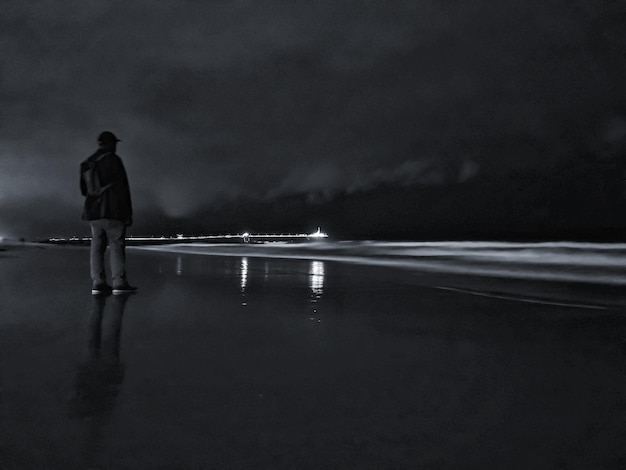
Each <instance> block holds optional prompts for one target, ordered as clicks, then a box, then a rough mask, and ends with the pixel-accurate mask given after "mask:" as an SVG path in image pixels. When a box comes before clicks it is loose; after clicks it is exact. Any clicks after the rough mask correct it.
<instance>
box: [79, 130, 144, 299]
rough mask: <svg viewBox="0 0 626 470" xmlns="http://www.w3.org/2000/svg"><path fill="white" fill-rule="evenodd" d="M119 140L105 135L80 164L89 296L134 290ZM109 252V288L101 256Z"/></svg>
mask: <svg viewBox="0 0 626 470" xmlns="http://www.w3.org/2000/svg"><path fill="white" fill-rule="evenodd" d="M118 142H120V140H119V139H118V138H117V137H116V136H115V134H113V133H112V132H109V131H105V132H102V133H101V134H100V136H99V137H98V144H99V148H98V150H97V151H96V152H95V153H94V154H93V155H91V156H90V157H89V158H88V159H87V160H85V161H84V162H82V163H81V164H80V190H81V193H82V194H83V196H85V206H84V209H83V219H85V220H87V221H89V225H90V226H91V253H90V264H91V279H92V282H93V284H92V289H91V293H92V294H94V295H97V294H107V293H111V292H112V293H113V294H127V293H131V292H134V291H135V290H137V288H136V287H133V286H131V285H129V284H128V281H127V279H126V250H125V246H126V227H128V226H130V225H131V224H132V222H133V209H132V204H131V200H130V189H129V186H128V178H127V176H126V170H125V169H124V164H123V163H122V160H121V159H120V157H119V156H118V155H116V153H115V150H116V148H117V143H118ZM107 242H108V245H109V248H110V264H111V284H112V285H113V287H111V286H110V285H109V284H108V283H107V282H106V273H105V269H104V252H105V251H106V247H107Z"/></svg>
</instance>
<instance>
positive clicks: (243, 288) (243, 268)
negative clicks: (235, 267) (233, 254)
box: [239, 256, 248, 292]
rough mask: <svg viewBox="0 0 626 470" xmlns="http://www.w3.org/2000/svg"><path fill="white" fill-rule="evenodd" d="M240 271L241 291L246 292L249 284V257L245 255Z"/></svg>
mask: <svg viewBox="0 0 626 470" xmlns="http://www.w3.org/2000/svg"><path fill="white" fill-rule="evenodd" d="M239 273H240V274H241V292H245V291H246V286H247V285H248V258H246V257H245V256H244V257H243V258H241V265H240V266H239Z"/></svg>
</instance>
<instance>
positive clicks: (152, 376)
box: [0, 246, 626, 469]
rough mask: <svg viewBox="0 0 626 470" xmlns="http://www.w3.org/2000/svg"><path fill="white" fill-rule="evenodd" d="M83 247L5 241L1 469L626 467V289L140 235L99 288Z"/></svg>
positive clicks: (1, 265) (1, 264)
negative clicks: (184, 246) (94, 289)
mask: <svg viewBox="0 0 626 470" xmlns="http://www.w3.org/2000/svg"><path fill="white" fill-rule="evenodd" d="M88 262H89V261H88V252H87V249H85V248H74V247H51V246H46V247H44V248H38V247H25V248H15V247H8V249H7V250H6V251H3V252H0V312H1V313H0V348H1V350H0V364H1V368H0V469H14V468H15V469H22V468H52V469H56V468H59V469H61V468H63V469H72V468H133V469H136V468H159V469H169V468H247V469H249V468H533V469H537V468H624V467H625V466H626V450H625V449H624V445H623V444H624V442H625V438H626V398H625V396H626V395H625V392H626V388H625V386H626V367H625V365H624V364H625V359H626V317H625V316H624V310H623V309H622V308H621V307H620V306H619V305H620V302H616V301H615V300H616V296H617V295H618V294H617V293H616V292H615V291H612V295H613V298H612V301H611V302H607V303H606V304H602V305H603V308H602V309H592V308H574V307H568V306H559V305H546V304H541V303H526V302H519V301H517V300H510V299H503V298H490V297H484V296H477V295H469V294H467V293H466V292H459V291H453V290H442V289H439V288H436V287H441V286H442V285H445V286H447V287H450V288H461V289H467V288H468V283H470V280H467V279H466V280H464V283H463V282H460V280H459V279H456V280H455V279H454V278H442V277H437V278H435V277H434V276H432V275H429V274H424V273H419V272H408V271H403V270H399V269H385V268H380V267H367V266H358V265H350V264H343V263H338V262H328V261H326V262H319V261H315V260H296V259H292V260H283V259H263V258H255V257H245V258H243V257H214V256H198V255H181V254H173V253H158V252H146V251H140V250H136V249H129V253H128V264H129V277H130V281H131V283H134V284H137V285H138V286H139V288H140V291H139V292H138V293H137V294H135V295H132V296H129V297H121V298H116V297H114V296H109V297H106V298H103V299H97V298H94V297H93V296H92V295H91V293H90V282H89V279H88V272H89V266H88ZM471 284H472V285H471V286H470V287H471V288H472V289H476V288H477V287H479V286H481V285H482V287H483V288H484V289H483V290H488V289H487V288H488V287H489V286H490V285H492V284H491V283H490V282H489V281H487V280H480V279H472V280H471ZM584 288H585V289H586V290H587V291H589V292H594V291H597V290H596V289H594V288H593V286H591V287H590V286H584ZM601 288H602V287H601V286H598V289H601ZM581 289H582V287H581ZM541 290H542V292H543V294H545V292H548V291H550V289H541ZM553 290H559V289H556V288H555V289H553ZM561 290H562V289H561ZM560 300H563V299H560ZM588 303H590V304H593V305H596V304H597V303H598V296H596V298H594V299H591V300H590V301H589V302H588Z"/></svg>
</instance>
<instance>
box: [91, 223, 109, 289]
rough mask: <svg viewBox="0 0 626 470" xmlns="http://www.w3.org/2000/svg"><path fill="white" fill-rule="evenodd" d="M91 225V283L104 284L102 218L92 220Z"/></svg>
mask: <svg viewBox="0 0 626 470" xmlns="http://www.w3.org/2000/svg"><path fill="white" fill-rule="evenodd" d="M89 225H90V226H91V249H90V257H89V261H90V270H91V280H92V281H93V285H94V286H97V285H102V284H106V280H107V278H106V273H105V271H104V252H105V250H106V249H107V234H106V231H105V230H104V227H103V220H92V221H90V222H89Z"/></svg>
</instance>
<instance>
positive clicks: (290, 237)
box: [43, 227, 328, 246]
mask: <svg viewBox="0 0 626 470" xmlns="http://www.w3.org/2000/svg"><path fill="white" fill-rule="evenodd" d="M325 238H328V234H327V233H325V232H322V229H321V228H320V227H318V228H317V231H315V232H313V233H271V234H270V233H263V234H261V233H249V232H243V233H237V234H220V235H184V234H182V233H178V234H176V235H175V236H169V237H166V236H164V235H162V236H160V237H155V236H150V237H142V236H139V237H134V236H131V237H127V238H126V244H127V245H131V246H132V245H165V244H172V243H202V242H206V243H272V242H285V243H297V242H307V241H316V240H322V239H325ZM90 242H91V237H71V238H58V237H53V238H49V239H48V240H44V241H43V243H50V244H54V245H85V244H88V243H90Z"/></svg>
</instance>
